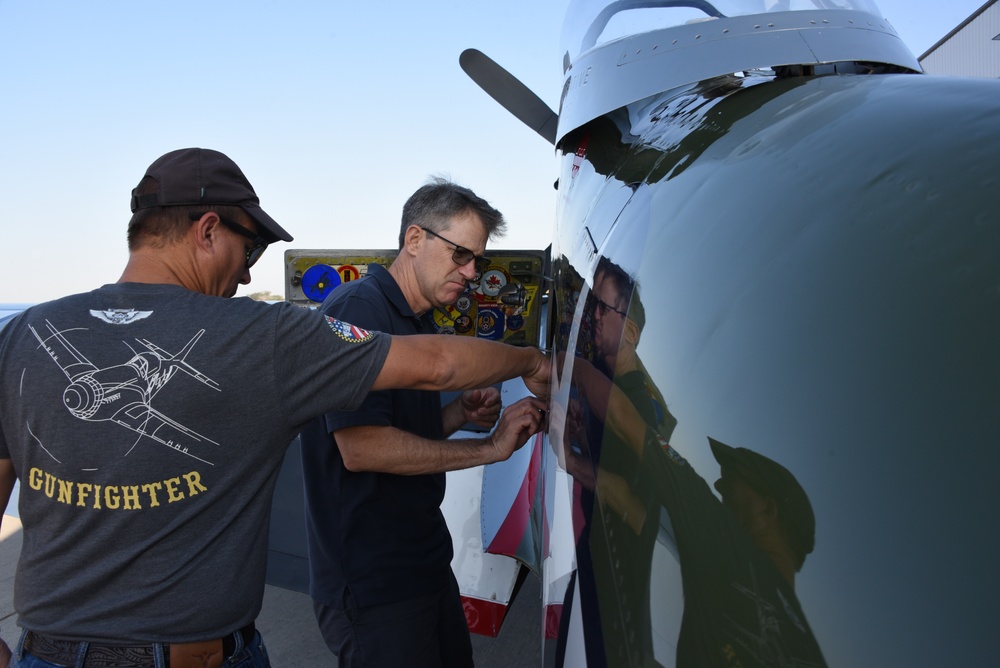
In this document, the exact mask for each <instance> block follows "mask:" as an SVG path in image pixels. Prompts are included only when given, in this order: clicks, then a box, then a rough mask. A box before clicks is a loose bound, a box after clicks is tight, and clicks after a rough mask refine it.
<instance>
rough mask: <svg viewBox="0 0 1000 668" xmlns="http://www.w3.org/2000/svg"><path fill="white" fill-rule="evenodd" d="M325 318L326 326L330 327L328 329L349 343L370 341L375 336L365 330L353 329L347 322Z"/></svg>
mask: <svg viewBox="0 0 1000 668" xmlns="http://www.w3.org/2000/svg"><path fill="white" fill-rule="evenodd" d="M324 317H325V318H326V322H327V324H329V325H330V329H332V330H333V331H334V332H336V333H337V336H339V337H340V338H342V339H343V340H345V341H348V342H350V343H362V342H364V341H367V340H369V339H371V338H372V337H373V336H375V335H374V334H373V333H372V332H369V331H368V330H367V329H361V328H360V327H355V326H354V325H352V324H351V323H349V322H344V321H343V320H337V319H336V318H331V317H330V316H324Z"/></svg>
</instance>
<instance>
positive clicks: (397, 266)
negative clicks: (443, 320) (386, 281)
mask: <svg viewBox="0 0 1000 668" xmlns="http://www.w3.org/2000/svg"><path fill="white" fill-rule="evenodd" d="M389 274H390V275H391V276H392V278H393V280H395V281H396V285H398V286H399V290H400V291H401V292H402V293H403V298H404V299H406V303H407V304H409V306H410V308H411V309H412V310H413V313H414V315H417V316H421V315H423V314H424V313H427V312H428V311H429V310H431V308H432V307H433V306H434V305H433V304H431V303H430V302H429V301H427V300H426V299H424V298H423V297H422V296H421V294H420V289H419V285H418V283H417V275H416V272H415V271H414V268H413V263H412V262H411V261H410V259H409V256H408V255H405V254H403V253H400V254H399V255H398V256H397V257H396V260H395V262H393V263H392V264H391V265H390V266H389Z"/></svg>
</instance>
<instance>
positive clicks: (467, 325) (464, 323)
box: [455, 313, 472, 334]
mask: <svg viewBox="0 0 1000 668" xmlns="http://www.w3.org/2000/svg"><path fill="white" fill-rule="evenodd" d="M471 329H472V318H471V317H470V316H468V315H466V314H465V313H463V314H462V315H460V316H458V317H457V318H455V331H456V332H458V333H459V334H465V333H466V332H468V331H469V330H471Z"/></svg>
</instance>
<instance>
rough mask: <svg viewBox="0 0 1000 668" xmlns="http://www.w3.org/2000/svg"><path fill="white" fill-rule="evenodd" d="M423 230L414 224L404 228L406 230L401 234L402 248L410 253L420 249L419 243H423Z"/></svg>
mask: <svg viewBox="0 0 1000 668" xmlns="http://www.w3.org/2000/svg"><path fill="white" fill-rule="evenodd" d="M425 236H426V235H425V234H424V231H423V230H422V229H420V228H419V227H418V226H416V225H410V226H409V227H407V228H406V232H405V233H404V234H403V248H402V250H403V251H405V252H407V253H409V254H410V255H413V254H415V253H416V252H417V251H418V250H420V244H422V243H423V241H424V237H425Z"/></svg>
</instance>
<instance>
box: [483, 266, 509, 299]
mask: <svg viewBox="0 0 1000 668" xmlns="http://www.w3.org/2000/svg"><path fill="white" fill-rule="evenodd" d="M505 285H507V272H505V271H504V270H503V269H501V268H498V267H492V268H490V269H488V270H487V271H486V273H485V274H483V280H482V281H481V282H480V289H481V290H482V292H483V294H484V295H486V296H487V297H496V296H497V295H498V294H499V293H500V289H501V288H502V287H503V286H505Z"/></svg>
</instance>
